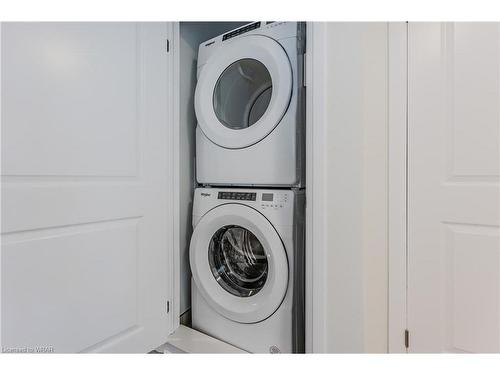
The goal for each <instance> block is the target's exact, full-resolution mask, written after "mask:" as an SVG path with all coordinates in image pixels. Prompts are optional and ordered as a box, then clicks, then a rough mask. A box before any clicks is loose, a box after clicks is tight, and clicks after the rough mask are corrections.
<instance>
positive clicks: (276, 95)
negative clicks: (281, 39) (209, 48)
mask: <svg viewBox="0 0 500 375" xmlns="http://www.w3.org/2000/svg"><path fill="white" fill-rule="evenodd" d="M226 43H227V45H225V46H224V48H222V49H221V50H220V53H216V54H214V55H213V56H212V57H211V58H210V59H209V60H208V62H207V63H206V65H205V66H204V67H203V69H202V71H201V73H200V77H199V79H198V83H197V85H196V93H195V103H194V105H195V111H196V117H197V119H198V124H199V125H200V128H201V130H202V131H203V133H204V134H205V135H206V136H207V137H208V138H209V139H210V140H211V141H212V142H214V143H215V144H217V145H219V146H221V147H225V148H244V147H248V146H251V145H253V144H255V143H257V142H259V141H260V140H262V139H263V138H265V137H266V136H267V135H268V134H269V133H271V131H272V130H273V129H274V128H275V127H276V125H278V124H279V122H280V121H281V119H282V118H283V115H284V114H285V112H286V110H287V108H288V105H289V103H290V97H291V95H292V69H291V66H290V61H289V60H288V56H287V54H286V52H285V50H284V49H283V48H282V47H281V45H280V44H279V43H278V42H276V41H275V40H273V39H271V38H268V37H265V36H262V35H249V36H244V37H240V38H238V39H235V40H233V41H229V42H226Z"/></svg>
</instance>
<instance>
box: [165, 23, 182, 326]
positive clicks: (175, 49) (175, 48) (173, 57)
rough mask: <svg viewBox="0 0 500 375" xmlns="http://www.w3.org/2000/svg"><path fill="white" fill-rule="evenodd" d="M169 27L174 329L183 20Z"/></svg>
mask: <svg viewBox="0 0 500 375" xmlns="http://www.w3.org/2000/svg"><path fill="white" fill-rule="evenodd" d="M168 24H169V30H170V31H171V33H170V35H171V40H170V41H169V44H170V46H169V47H170V52H169V55H170V56H169V59H170V61H171V62H172V63H171V64H170V66H171V69H169V73H170V74H172V83H173V84H172V85H170V89H171V90H172V91H171V96H170V100H169V103H168V104H169V105H171V106H172V109H171V111H170V113H171V116H172V137H171V138H170V139H171V140H172V143H171V144H170V145H169V146H170V148H171V150H172V153H173V157H172V162H173V166H172V171H173V175H172V194H171V196H172V199H173V202H172V207H173V215H172V226H171V228H172V237H171V238H172V249H173V251H172V253H173V254H172V267H173V270H172V275H173V278H174V280H173V282H172V288H173V290H172V291H171V295H172V296H173V298H172V299H173V301H172V302H171V311H172V315H171V319H172V323H171V327H172V332H174V331H175V330H176V329H177V328H178V327H179V324H180V301H181V291H180V290H181V289H180V288H181V287H180V280H181V279H180V278H181V275H180V251H181V238H180V231H181V217H180V216H181V208H180V200H181V192H180V149H179V147H180V141H181V139H180V126H181V121H180V113H179V108H180V105H179V99H180V82H179V77H180V58H181V53H180V23H179V22H169V23H168Z"/></svg>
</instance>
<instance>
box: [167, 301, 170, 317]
mask: <svg viewBox="0 0 500 375" xmlns="http://www.w3.org/2000/svg"><path fill="white" fill-rule="evenodd" d="M169 312H170V301H167V314H168V313H169Z"/></svg>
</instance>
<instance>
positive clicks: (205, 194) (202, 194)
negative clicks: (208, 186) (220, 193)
mask: <svg viewBox="0 0 500 375" xmlns="http://www.w3.org/2000/svg"><path fill="white" fill-rule="evenodd" d="M211 195H212V194H210V193H201V196H202V197H209V196H211Z"/></svg>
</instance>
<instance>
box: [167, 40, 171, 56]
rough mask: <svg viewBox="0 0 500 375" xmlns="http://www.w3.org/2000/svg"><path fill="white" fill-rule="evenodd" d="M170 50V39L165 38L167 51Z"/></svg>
mask: <svg viewBox="0 0 500 375" xmlns="http://www.w3.org/2000/svg"><path fill="white" fill-rule="evenodd" d="M168 52H170V40H168V39H167V53H168Z"/></svg>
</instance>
